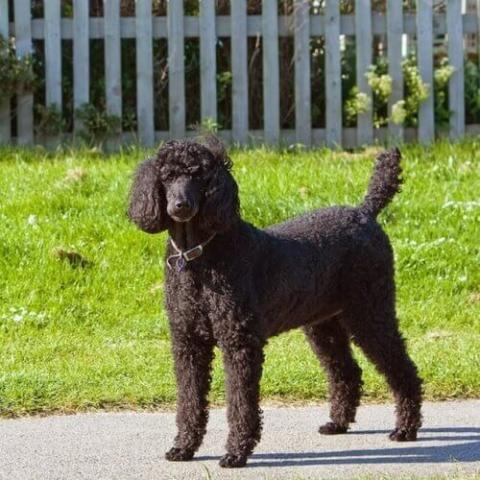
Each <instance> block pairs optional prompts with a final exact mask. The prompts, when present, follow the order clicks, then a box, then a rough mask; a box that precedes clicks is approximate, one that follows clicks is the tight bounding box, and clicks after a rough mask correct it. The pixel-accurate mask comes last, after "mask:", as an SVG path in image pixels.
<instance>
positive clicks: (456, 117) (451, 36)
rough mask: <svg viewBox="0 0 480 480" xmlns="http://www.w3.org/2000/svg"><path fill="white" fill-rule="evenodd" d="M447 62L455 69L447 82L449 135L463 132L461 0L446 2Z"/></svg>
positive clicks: (463, 97) (463, 93)
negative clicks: (449, 112) (449, 115)
mask: <svg viewBox="0 0 480 480" xmlns="http://www.w3.org/2000/svg"><path fill="white" fill-rule="evenodd" d="M447 34H448V62H449V64H450V65H451V66H452V67H453V68H454V69H455V71H454V72H453V75H452V77H451V78H450V82H449V102H450V105H449V108H450V111H451V117H450V137H451V138H459V137H461V136H462V135H463V134H464V133H465V85H464V65H463V61H464V52H463V19H462V0H449V1H448V2H447Z"/></svg>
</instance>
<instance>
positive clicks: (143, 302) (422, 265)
mask: <svg viewBox="0 0 480 480" xmlns="http://www.w3.org/2000/svg"><path fill="white" fill-rule="evenodd" d="M145 153H146V152H141V151H138V150H131V151H126V152H124V153H122V154H119V155H116V156H111V157H104V156H102V155H100V154H99V153H98V152H94V151H90V152H89V151H83V152H66V153H65V152H63V153H58V154H55V155H52V154H50V155H49V154H47V153H45V152H44V151H43V150H15V149H3V150H0V412H1V413H2V414H4V415H9V414H22V413H33V412H42V411H52V410H64V411H68V410H78V409H89V408H103V407H122V406H125V407H131V408H141V407H152V406H153V407H156V406H168V405H171V403H172V402H173V401H174V399H175V385H174V377H173V372H172V362H171V355H170V348H169V332H168V328H167V321H166V318H165V313H164V311H163V308H162V303H163V291H162V281H163V260H162V257H163V250H164V243H165V239H166V235H165V234H162V235H154V236H150V235H147V234H144V233H142V232H140V231H138V230H136V229H135V228H134V226H132V225H131V224H129V222H128V221H127V219H126V216H125V213H124V212H125V210H126V199H127V195H128V189H129V185H130V182H131V174H132V170H133V168H134V166H135V165H136V164H137V162H139V161H140V160H142V158H143V157H144V155H145ZM372 155H373V152H371V151H370V152H366V153H364V154H355V155H352V154H344V153H338V154H332V153H331V152H327V151H313V152H303V153H288V152H285V153H278V152H269V151H266V150H253V151H244V152H235V153H234V154H233V159H234V163H235V176H236V178H237V180H238V182H239V185H240V193H241V200H242V209H243V214H244V217H245V218H246V219H247V220H249V221H251V222H253V223H255V224H256V225H260V226H263V225H268V224H270V223H274V222H278V221H281V220H283V219H286V218H289V217H291V216H293V215H296V214H298V213H301V212H304V211H306V210H309V209H312V208H316V207H320V206H326V205H331V204H335V203H347V204H356V203H358V202H359V201H360V200H361V198H362V197H363V195H364V191H365V188H366V184H367V181H368V178H369V176H370V173H371V170H372V165H373V162H372ZM404 155H405V160H404V168H405V175H404V176H405V179H406V182H405V187H404V190H403V192H402V194H401V195H399V196H398V197H397V198H396V199H395V201H394V202H393V204H392V205H391V207H390V208H389V209H388V211H386V212H384V213H383V214H382V216H381V222H382V224H383V225H384V226H385V228H386V230H387V231H388V234H389V235H390V237H391V240H392V243H393V245H394V249H395V254H396V261H397V282H398V312H399V318H400V321H401V327H402V330H403V332H404V334H405V336H406V338H407V340H408V345H409V349H410V351H411V354H412V356H413V358H414V359H415V361H416V362H417V363H418V365H419V368H420V371H421V375H422V376H423V377H424V379H425V392H426V396H427V398H429V399H445V398H456V397H479V396H480V373H479V372H480V269H479V264H480V247H479V240H480V228H479V227H480V141H476V142H475V141H473V140H472V141H468V142H464V143H462V144H459V145H451V144H448V143H441V144H438V145H436V146H434V147H432V148H429V149H424V148H420V147H418V146H411V147H405V148H404ZM59 248H60V249H65V250H72V251H75V252H78V253H79V254H80V255H82V257H83V258H85V259H86V260H88V262H90V263H89V265H88V266H83V267H82V266H77V267H75V266H72V265H71V264H70V263H69V262H68V261H66V260H64V259H63V260H62V259H61V258H59V255H58V253H57V254H56V253H55V251H56V250H55V249H59ZM357 355H358V357H359V359H360V362H361V365H362V368H363V369H364V378H365V381H366V385H365V393H366V396H367V398H368V399H370V400H375V401H376V400H383V399H385V398H389V394H388V391H387V389H386V386H385V383H384V381H383V379H382V378H380V377H379V376H378V375H377V374H376V373H375V371H374V369H373V368H372V367H371V366H370V365H369V364H367V363H366V362H365V360H364V358H363V357H362V355H361V354H360V353H359V352H357ZM266 358H267V360H266V364H265V373H264V378H263V381H262V394H263V398H264V399H265V400H278V399H282V400H286V401H292V400H297V401H309V400H313V399H315V400H316V399H325V398H326V382H325V377H324V375H323V373H322V372H321V370H320V369H319V366H318V364H317V361H316V359H315V358H314V356H313V354H312V353H311V352H310V350H309V348H308V346H307V344H306V342H305V340H304V338H303V336H302V334H301V332H299V331H294V332H291V333H289V334H285V335H283V336H280V337H278V338H275V339H273V340H272V341H271V342H270V344H269V346H268V350H267V355H266ZM223 398H224V391H223V372H222V368H221V362H220V359H219V358H217V360H216V364H215V371H214V379H213V391H212V399H213V400H214V401H215V402H222V400H223Z"/></svg>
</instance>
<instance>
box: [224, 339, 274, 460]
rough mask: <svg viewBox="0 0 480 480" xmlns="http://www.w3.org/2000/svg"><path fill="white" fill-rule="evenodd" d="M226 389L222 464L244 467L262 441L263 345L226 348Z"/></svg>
mask: <svg viewBox="0 0 480 480" xmlns="http://www.w3.org/2000/svg"><path fill="white" fill-rule="evenodd" d="M223 357H224V363H225V373H226V390H227V404H228V407H227V418H228V425H229V429H230V431H229V435H228V440H227V445H226V448H227V453H226V454H225V455H224V456H223V457H222V458H221V460H220V466H222V467H227V468H234V467H243V466H244V465H245V464H246V462H247V457H248V455H250V454H251V453H252V451H253V449H254V447H255V445H256V444H257V443H258V442H259V440H260V435H261V429H262V411H261V410H260V407H259V399H260V398H259V397H260V378H261V376H262V364H263V358H264V357H263V345H260V344H254V345H240V346H235V347H230V348H229V347H226V348H225V349H223Z"/></svg>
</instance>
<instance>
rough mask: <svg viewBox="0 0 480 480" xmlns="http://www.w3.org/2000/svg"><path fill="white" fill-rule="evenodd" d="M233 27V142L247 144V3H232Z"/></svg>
mask: <svg viewBox="0 0 480 480" xmlns="http://www.w3.org/2000/svg"><path fill="white" fill-rule="evenodd" d="M230 9H231V11H230V19H231V26H232V37H231V56H232V140H233V141H234V142H236V143H245V142H246V141H247V138H248V62H247V2H246V0H232V1H231V3H230Z"/></svg>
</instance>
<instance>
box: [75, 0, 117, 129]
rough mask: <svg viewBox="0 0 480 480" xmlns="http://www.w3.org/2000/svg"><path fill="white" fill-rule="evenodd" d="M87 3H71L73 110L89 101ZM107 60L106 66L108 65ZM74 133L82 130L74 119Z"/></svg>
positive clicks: (77, 1)
mask: <svg viewBox="0 0 480 480" xmlns="http://www.w3.org/2000/svg"><path fill="white" fill-rule="evenodd" d="M89 21H90V18H89V2H85V0H74V2H73V88H74V92H73V106H74V108H75V109H77V108H79V107H81V106H82V105H84V104H86V103H88V102H89V100H90V36H89ZM109 61H110V60H108V61H107V62H105V63H106V65H108V63H109ZM74 127H75V133H78V132H79V131H80V130H81V129H82V125H81V122H80V121H79V120H78V119H76V118H75V125H74Z"/></svg>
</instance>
